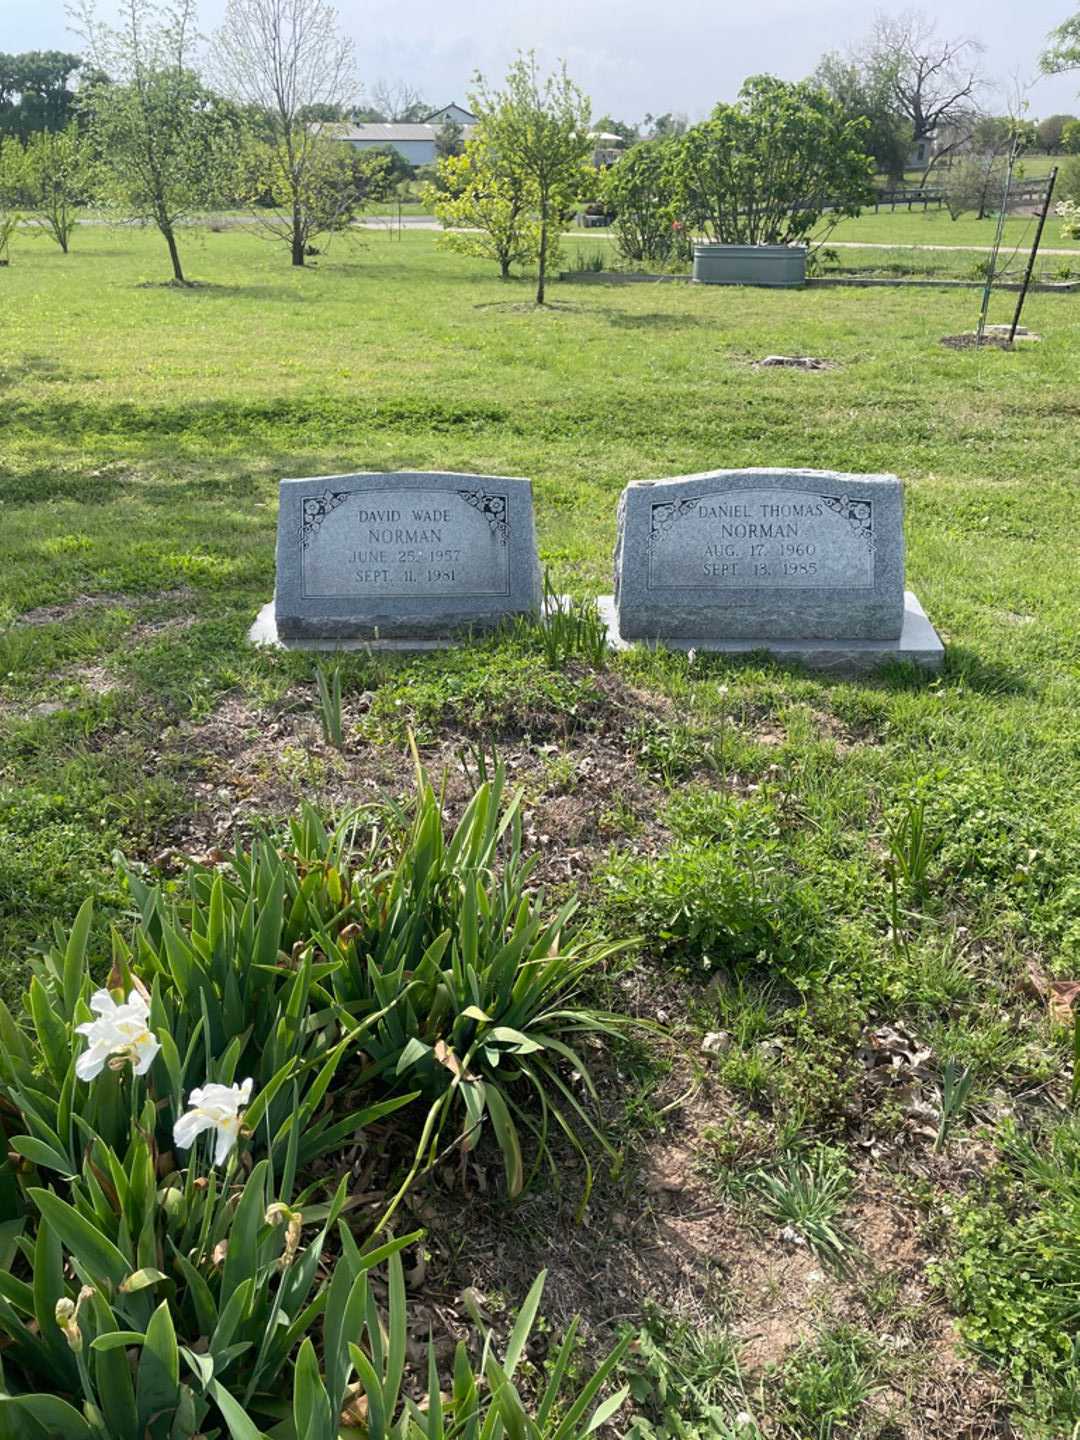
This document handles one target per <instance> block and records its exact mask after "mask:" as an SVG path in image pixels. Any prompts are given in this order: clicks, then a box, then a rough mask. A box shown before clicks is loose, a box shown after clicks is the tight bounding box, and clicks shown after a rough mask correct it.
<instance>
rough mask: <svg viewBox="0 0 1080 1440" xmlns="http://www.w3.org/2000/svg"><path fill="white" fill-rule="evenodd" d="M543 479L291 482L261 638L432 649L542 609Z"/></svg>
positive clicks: (307, 645) (424, 475) (375, 477)
mask: <svg viewBox="0 0 1080 1440" xmlns="http://www.w3.org/2000/svg"><path fill="white" fill-rule="evenodd" d="M540 600H541V586H540V565H539V561H538V559H537V554H536V534H535V527H534V523H533V506H532V484H531V482H530V481H528V480H520V479H506V478H504V477H502V476H492V475H455V474H447V473H444V472H441V471H440V472H429V471H399V472H393V473H387V474H384V473H370V474H357V475H321V476H316V477H313V478H311V479H307V480H282V481H281V487H280V506H279V510H278V537H277V587H276V589H275V592H274V599H273V600H272V601H271V602H270V604H268V605H265V606H264V607H263V609H262V610H261V611H260V612H259V617H258V619H257V620H256V621H255V624H254V625H253V627H252V629H251V632H250V638H251V639H252V640H253V641H254V642H255V644H257V645H283V646H285V647H286V648H295V649H310V650H335V649H350V648H357V647H359V646H367V645H371V644H385V645H386V646H388V647H390V648H400V649H414V648H415V649H427V648H432V647H436V646H441V645H446V644H448V643H451V642H452V641H453V640H454V639H455V638H460V637H462V636H464V635H467V634H468V633H470V632H477V631H483V630H490V629H493V628H494V627H495V626H496V625H498V624H499V622H500V621H501V620H503V619H505V618H506V617H508V616H513V615H539V613H540Z"/></svg>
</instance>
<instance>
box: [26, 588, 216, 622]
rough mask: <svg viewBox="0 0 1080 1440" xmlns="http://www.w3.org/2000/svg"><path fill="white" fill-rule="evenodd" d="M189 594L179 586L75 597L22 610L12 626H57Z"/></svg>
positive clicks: (172, 600)
mask: <svg viewBox="0 0 1080 1440" xmlns="http://www.w3.org/2000/svg"><path fill="white" fill-rule="evenodd" d="M193 594H194V591H192V590H191V589H190V588H189V587H188V586H186V585H183V586H178V587H177V588H176V589H173V590H158V591H155V592H153V593H151V594H144V595H129V594H127V593H126V592H124V591H105V592H103V593H101V594H98V595H76V596H75V598H74V599H73V600H67V601H65V602H64V603H63V604H59V605H38V606H35V608H34V609H33V610H26V611H24V613H23V614H22V615H20V616H18V618H17V619H16V621H15V623H16V624H17V625H30V626H33V625H58V624H61V623H62V622H64V621H65V620H74V619H75V618H76V617H77V616H79V615H84V614H85V613H86V612H87V611H89V610H102V609H107V610H108V609H111V610H115V609H124V610H139V609H142V608H145V607H146V606H147V605H150V604H155V603H161V602H168V603H172V602H174V601H179V600H187V599H190V598H191V596H192V595H193ZM188 623H189V624H190V623H191V622H190V621H189V622H188Z"/></svg>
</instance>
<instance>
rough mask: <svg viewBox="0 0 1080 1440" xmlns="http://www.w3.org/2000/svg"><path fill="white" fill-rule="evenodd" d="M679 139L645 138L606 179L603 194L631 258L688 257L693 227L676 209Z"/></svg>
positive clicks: (622, 249) (626, 255)
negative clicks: (675, 169) (674, 172)
mask: <svg viewBox="0 0 1080 1440" xmlns="http://www.w3.org/2000/svg"><path fill="white" fill-rule="evenodd" d="M677 153H678V145H677V142H676V141H674V140H670V139H669V140H646V141H643V142H642V143H641V144H639V145H635V146H634V147H633V149H631V150H628V151H627V152H626V154H625V155H623V156H622V158H621V159H620V160H619V162H618V164H616V165H612V166H611V168H610V169H609V170H608V171H607V172H606V174H605V175H604V179H603V191H604V199H605V201H606V202H607V204H608V206H609V207H610V208H611V209H612V210H613V211H614V212H615V237H616V241H617V243H618V246H619V251H620V253H621V254H622V255H623V256H624V258H625V259H627V260H651V261H654V262H656V263H658V264H664V263H666V262H667V261H668V260H670V259H672V258H673V257H677V258H681V259H686V258H688V256H689V252H690V248H691V245H690V231H689V230H688V229H687V228H686V226H685V225H684V224H682V220H681V217H680V215H679V214H678V213H677V212H676V210H675V208H674V200H673V193H672V170H673V167H674V164H675V159H676V155H677Z"/></svg>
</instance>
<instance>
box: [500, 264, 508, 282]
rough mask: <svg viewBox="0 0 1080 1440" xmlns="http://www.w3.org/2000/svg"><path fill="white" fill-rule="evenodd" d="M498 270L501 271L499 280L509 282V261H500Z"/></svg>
mask: <svg viewBox="0 0 1080 1440" xmlns="http://www.w3.org/2000/svg"><path fill="white" fill-rule="evenodd" d="M499 268H500V270H501V272H502V273H501V276H500V278H501V279H503V280H509V279H510V261H509V260H500V261H499Z"/></svg>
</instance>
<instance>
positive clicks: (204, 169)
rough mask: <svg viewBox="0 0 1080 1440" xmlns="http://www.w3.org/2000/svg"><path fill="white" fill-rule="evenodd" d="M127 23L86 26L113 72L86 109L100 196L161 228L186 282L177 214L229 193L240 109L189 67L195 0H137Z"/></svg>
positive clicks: (177, 273) (93, 90) (98, 55)
mask: <svg viewBox="0 0 1080 1440" xmlns="http://www.w3.org/2000/svg"><path fill="white" fill-rule="evenodd" d="M127 20H128V23H127V27H126V28H125V29H124V30H123V31H115V30H110V29H109V28H108V27H107V26H105V25H103V24H99V23H98V22H96V21H95V20H94V19H93V17H92V15H91V17H90V19H89V20H88V21H87V22H86V23H87V24H88V26H89V36H90V39H91V45H92V53H93V55H94V58H95V61H96V62H97V63H99V64H100V65H101V66H102V68H103V69H105V70H107V71H108V72H109V74H110V75H111V76H112V77H113V80H112V81H111V82H110V81H108V80H105V79H101V80H99V81H98V83H96V84H94V85H93V86H91V87H90V88H89V90H88V91H87V94H86V100H85V110H86V115H87V117H88V120H89V124H90V134H91V139H92V142H93V145H94V148H95V151H96V153H97V154H98V156H99V157H100V158H101V161H102V171H101V176H102V180H101V187H102V188H101V198H102V200H103V201H104V202H105V203H106V204H108V205H111V206H113V207H114V208H116V209H117V210H119V211H120V212H121V213H122V214H125V215H128V216H130V217H131V218H132V219H135V220H141V221H144V222H146V223H148V224H152V225H154V226H156V227H157V229H158V230H159V231H160V232H161V235H162V237H163V238H164V240H165V243H166V245H167V246H168V249H169V257H170V260H171V262H172V269H173V278H174V280H175V281H176V282H177V283H178V284H185V283H186V281H185V277H184V272H183V269H182V267H181V263H180V255H179V250H178V247H177V243H176V227H177V225H178V223H179V222H180V221H181V220H182V219H184V218H185V217H187V216H190V215H191V214H193V213H194V212H196V211H199V210H203V209H206V208H208V207H210V206H211V205H213V204H214V203H216V202H218V201H220V200H221V199H222V198H223V197H224V196H226V195H228V194H229V193H230V189H231V186H232V182H233V178H234V173H235V158H236V127H235V123H234V120H235V117H234V115H233V112H232V111H231V108H230V107H229V106H227V105H226V104H224V103H223V102H222V101H221V100H219V99H218V98H217V97H216V96H215V95H214V94H213V93H212V92H211V91H209V90H208V89H207V88H206V86H205V85H204V84H203V83H202V81H201V80H200V79H199V77H198V75H197V74H196V73H195V71H194V70H193V69H191V68H190V65H191V63H192V61H191V48H192V46H193V45H194V43H195V35H194V33H193V30H194V26H193V17H192V14H191V4H190V0H177V7H176V9H174V10H167V11H165V12H163V13H162V14H159V13H158V11H157V8H156V7H155V6H153V5H152V4H151V0H132V4H131V6H130V8H129V11H128V17H127Z"/></svg>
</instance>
